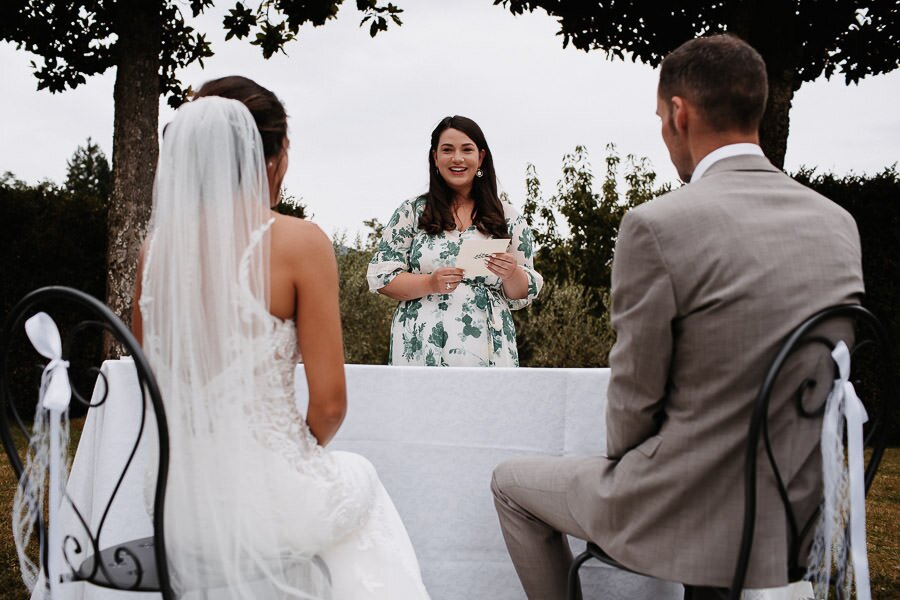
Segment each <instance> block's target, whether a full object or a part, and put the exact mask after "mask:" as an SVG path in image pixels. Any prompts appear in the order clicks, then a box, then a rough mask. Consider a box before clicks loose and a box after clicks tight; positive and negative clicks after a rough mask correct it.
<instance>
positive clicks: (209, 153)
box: [133, 77, 428, 600]
mask: <svg viewBox="0 0 900 600" xmlns="http://www.w3.org/2000/svg"><path fill="white" fill-rule="evenodd" d="M287 149H288V139H287V116H286V114H285V111H284V108H283V106H282V105H281V103H280V101H279V100H278V99H277V98H276V97H275V95H274V94H272V93H271V92H270V91H268V90H266V89H265V88H263V87H261V86H259V85H258V84H256V83H254V82H253V81H251V80H249V79H245V78H242V77H226V78H223V79H218V80H214V81H211V82H208V83H207V84H205V85H204V86H203V87H202V88H201V89H200V90H199V91H198V93H197V94H196V95H195V98H194V100H193V101H191V102H189V103H186V104H185V105H183V106H182V107H181V108H180V109H179V110H178V112H177V114H176V116H175V119H174V120H173V121H172V122H171V123H170V124H169V125H168V126H167V127H166V129H165V130H164V133H163V141H162V146H161V149H160V156H159V164H158V167H157V173H156V183H155V187H154V200H153V215H152V217H151V225H150V230H149V234H148V236H147V240H146V242H145V244H144V249H143V251H142V257H141V264H140V265H139V270H138V285H137V289H136V302H135V309H134V315H133V322H134V330H135V334H136V335H137V337H138V339H139V340H141V343H142V345H143V347H144V349H145V351H146V353H147V356H148V358H149V360H150V363H151V365H152V366H153V368H154V371H155V373H156V376H157V378H158V380H159V383H160V387H161V390H162V394H163V398H164V402H165V407H166V416H167V421H168V426H169V432H170V437H171V442H170V444H171V449H170V451H171V456H172V457H173V458H172V461H171V467H170V472H169V479H168V482H169V483H168V488H167V493H166V509H165V519H166V528H165V535H166V539H167V541H166V550H167V552H168V556H169V569H170V572H171V575H172V580H173V586H174V587H175V592H176V594H177V595H178V596H179V597H189V595H191V594H196V595H197V597H202V598H206V597H209V598H228V599H235V600H236V599H238V598H255V599H263V600H265V599H268V598H279V599H280V598H308V599H320V598H334V599H335V600H363V599H369V598H371V599H385V600H387V599H390V600H398V599H399V600H402V599H420V598H421V599H427V598H428V594H427V592H426V591H425V588H424V586H423V584H422V579H421V575H420V572H419V566H418V563H417V561H416V557H415V553H414V551H413V548H412V545H411V544H410V541H409V538H408V536H407V533H406V530H405V529H404V527H403V524H402V522H401V521H400V517H399V515H398V514H397V511H396V509H395V508H394V505H393V503H392V502H391V499H390V498H389V497H388V495H387V493H386V491H385V489H384V487H383V486H382V484H381V482H380V481H379V480H378V476H377V475H376V473H375V470H374V468H373V467H372V465H371V464H370V463H369V462H368V461H367V460H366V459H365V458H363V457H361V456H358V455H355V454H350V453H346V452H330V451H328V450H326V449H325V445H326V444H327V443H328V441H329V440H331V438H332V437H333V436H334V435H335V433H336V432H337V430H338V428H339V427H340V425H341V422H342V420H343V418H344V414H345V412H346V390H345V383H344V369H343V347H342V338H341V324H340V314H339V309H338V278H337V268H336V261H335V257H334V250H333V248H332V245H331V242H330V241H329V240H328V238H327V237H326V236H325V235H324V233H323V232H322V231H321V230H320V229H319V228H318V227H317V226H316V225H313V224H312V223H309V222H306V221H303V220H300V219H295V218H291V217H287V216H283V215H280V214H277V213H275V212H273V211H272V210H271V207H272V206H274V205H275V204H276V203H277V201H278V198H279V190H280V187H281V182H282V180H283V178H284V174H285V171H286V170H287V166H288V157H287ZM301 354H302V357H303V358H302V360H303V366H304V369H305V371H306V380H307V385H308V386H309V408H308V411H307V414H306V416H305V418H304V415H303V414H302V413H301V412H300V411H299V410H298V408H297V406H296V404H295V401H294V368H295V365H296V363H297V362H298V360H300V355H301Z"/></svg>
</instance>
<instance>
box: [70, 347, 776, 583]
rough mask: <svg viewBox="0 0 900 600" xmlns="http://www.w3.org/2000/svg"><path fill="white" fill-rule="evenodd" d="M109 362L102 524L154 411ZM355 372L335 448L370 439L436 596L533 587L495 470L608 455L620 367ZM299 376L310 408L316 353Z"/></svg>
mask: <svg viewBox="0 0 900 600" xmlns="http://www.w3.org/2000/svg"><path fill="white" fill-rule="evenodd" d="M103 372H104V373H105V374H106V376H107V378H108V380H109V385H110V400H109V401H108V402H107V403H106V404H105V405H104V406H103V407H101V408H97V409H91V411H90V412H89V414H88V417H87V420H86V422H85V426H84V430H83V433H82V437H81V441H80V443H79V446H78V450H77V453H76V456H75V460H74V462H73V465H72V471H71V475H70V478H69V484H68V490H69V494H70V495H71V496H72V497H73V499H75V501H76V503H77V504H78V506H79V507H81V506H84V507H86V508H85V509H83V510H84V511H85V513H84V516H85V518H86V519H88V521H89V522H90V523H91V524H92V526H93V527H96V525H97V524H98V522H99V519H100V518H101V514H100V511H101V510H102V507H103V506H105V503H106V499H107V498H108V497H109V493H110V492H111V489H112V487H113V486H114V485H115V478H116V476H117V474H118V473H119V472H120V471H121V467H122V466H123V465H124V462H125V460H126V459H127V456H128V452H129V450H130V444H131V443H133V440H134V439H135V436H136V432H137V429H138V426H139V421H140V416H141V412H140V404H139V402H140V396H139V391H138V387H137V379H136V376H135V373H134V369H133V365H132V363H131V362H130V361H128V360H121V361H107V362H106V363H104V365H103ZM346 372H347V387H348V399H349V401H348V403H349V408H348V414H347V418H346V420H345V422H344V425H343V427H342V428H341V430H340V432H339V433H338V435H337V436H336V438H335V439H334V441H333V442H332V444H331V445H330V447H332V448H334V449H340V450H348V451H352V452H358V453H360V454H362V455H364V456H366V457H367V458H368V459H369V460H370V461H371V462H372V463H373V464H374V465H375V467H376V469H377V470H378V474H379V475H380V477H381V480H382V481H383V482H384V485H385V487H386V488H387V490H388V492H389V493H390V495H391V497H392V498H393V500H394V502H395V504H396V505H397V509H398V511H399V512H400V515H401V517H402V518H403V521H404V523H405V524H406V527H407V530H408V531H409V535H410V538H411V539H412V542H413V545H414V547H415V548H416V553H417V555H418V558H419V563H420V565H421V567H422V573H423V578H424V580H425V585H426V587H427V588H428V590H429V592H430V594H431V596H432V598H433V599H434V600H463V599H466V600H470V599H481V598H485V599H487V598H490V599H492V600H521V599H522V598H524V593H523V591H522V589H521V586H520V585H519V583H518V580H517V578H516V575H515V571H514V569H513V567H512V564H511V563H510V561H509V557H508V555H507V552H506V548H505V546H504V544H503V539H502V536H501V533H500V527H499V525H498V522H497V517H496V513H495V511H494V506H493V500H492V496H491V493H490V488H489V486H490V478H491V473H492V471H493V468H494V466H496V465H497V464H498V463H499V462H501V461H503V460H505V459H507V458H511V457H515V456H524V455H551V456H562V455H568V454H575V455H585V454H603V453H604V452H605V446H606V440H605V416H604V415H605V407H606V386H607V383H608V380H609V370H608V369H511V368H503V369H501V368H492V369H477V368H453V369H441V368H427V367H386V366H373V365H347V369H346ZM296 387H297V400H298V403H299V404H300V406H301V409H305V406H306V403H307V394H306V385H305V376H304V373H303V369H302V366H298V368H297V384H296ZM146 435H150V436H153V435H155V433H154V432H153V431H148V432H146V433H145V436H146ZM145 458H146V456H145V453H144V452H143V451H140V450H139V452H138V454H137V456H136V457H135V464H134V465H133V466H132V467H131V470H130V471H129V473H128V475H127V477H126V480H125V481H124V483H123V485H122V488H121V489H120V491H119V494H118V496H117V501H116V504H115V505H114V506H113V509H112V511H111V512H110V514H109V516H108V517H107V522H106V524H105V526H104V532H103V534H102V537H101V542H102V545H104V546H106V545H109V544H112V543H116V542H120V541H125V540H128V539H133V538H138V537H144V536H149V535H151V534H152V527H151V523H150V519H149V517H148V516H147V513H146V509H145V505H146V503H145V498H144V489H143V487H144V484H143V482H144V470H145ZM173 460H177V457H173ZM61 519H62V520H63V521H64V522H65V523H66V525H65V526H66V527H67V529H68V532H69V533H73V534H75V535H78V534H79V527H78V525H77V524H76V523H75V519H74V516H73V515H72V514H71V513H64V514H63V515H62V517H61ZM81 539H82V541H83V540H85V539H86V538H85V537H84V535H83V533H82V534H81ZM573 548H574V549H575V551H576V552H580V551H581V550H582V549H583V548H584V543H583V542H581V541H576V542H574V543H573ZM582 581H583V584H584V587H585V592H586V593H585V598H598V599H599V598H603V599H608V600H619V599H621V600H625V599H629V600H636V599H640V598H647V599H650V598H652V599H654V600H667V599H669V598H671V599H675V598H680V597H681V594H682V591H681V586H680V585H677V584H673V583H670V582H662V581H657V580H654V579H649V578H645V577H640V576H636V575H633V574H629V573H625V572H622V571H618V570H615V569H612V568H610V567H606V566H604V565H592V564H591V563H588V565H586V566H585V568H583V569H582ZM63 589H64V590H65V596H64V599H63V600H83V599H89V600H112V599H125V598H134V597H138V596H134V595H133V594H129V593H121V592H113V591H110V590H105V589H102V588H98V587H96V586H90V585H85V584H82V583H69V584H66V585H64V586H63ZM139 597H140V598H146V599H147V600H153V599H155V598H158V597H159V596H158V594H142V595H141V596H139ZM769 597H770V598H775V597H776V596H774V595H773V596H769ZM335 600H341V599H339V598H338V599H335ZM398 600H402V599H398Z"/></svg>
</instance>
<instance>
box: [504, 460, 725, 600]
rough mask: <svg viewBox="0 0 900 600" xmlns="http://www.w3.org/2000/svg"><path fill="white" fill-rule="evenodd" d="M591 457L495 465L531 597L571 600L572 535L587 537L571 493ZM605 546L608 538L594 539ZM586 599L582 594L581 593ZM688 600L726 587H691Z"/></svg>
mask: <svg viewBox="0 0 900 600" xmlns="http://www.w3.org/2000/svg"><path fill="white" fill-rule="evenodd" d="M591 460H594V459H592V458H587V457H534V458H517V459H513V460H508V461H506V462H504V463H501V464H500V465H499V466H498V467H497V468H496V469H494V476H493V478H492V480H491V492H493V494H494V506H495V507H496V508H497V515H498V517H499V518H500V529H501V530H502V531H503V539H504V541H505V542H506V548H507V550H508V551H509V556H510V558H511V559H512V562H513V566H515V568H516V573H517V574H518V576H519V581H521V582H522V587H523V588H524V589H525V594H526V595H527V596H528V598H529V600H565V598H566V587H567V584H568V574H569V566H570V565H571V564H572V552H571V550H569V543H568V541H567V540H566V534H568V535H572V536H575V537H577V538H581V539H583V540H587V539H589V538H588V535H587V534H586V533H585V532H584V530H583V529H582V528H581V525H579V524H578V522H576V521H575V518H574V517H572V513H571V512H570V511H569V504H568V500H567V498H566V493H567V491H568V489H569V485H570V483H571V481H572V478H573V477H574V475H575V472H576V470H577V469H578V467H579V466H581V465H583V464H584V463H585V462H586V461H591ZM591 541H593V542H594V543H596V544H598V545H599V546H600V547H601V548H602V547H603V540H591ZM579 598H580V593H579ZM684 598H685V600H725V599H727V598H728V590H727V589H723V588H702V587H686V588H685V596H684Z"/></svg>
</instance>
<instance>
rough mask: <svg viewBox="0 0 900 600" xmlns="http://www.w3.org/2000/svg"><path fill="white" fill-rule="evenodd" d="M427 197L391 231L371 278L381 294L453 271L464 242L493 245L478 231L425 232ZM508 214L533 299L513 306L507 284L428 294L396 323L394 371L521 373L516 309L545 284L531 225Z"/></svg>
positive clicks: (406, 207)
mask: <svg viewBox="0 0 900 600" xmlns="http://www.w3.org/2000/svg"><path fill="white" fill-rule="evenodd" d="M424 208H425V197H424V196H420V197H418V198H415V199H412V200H407V201H406V202H404V203H403V204H401V205H400V207H399V208H398V209H397V210H396V211H395V212H394V214H393V216H392V217H391V220H390V221H389V222H388V223H387V225H385V227H384V230H383V232H382V238H381V240H380V242H379V244H378V247H377V248H376V251H375V255H374V256H373V257H372V260H371V261H370V262H369V268H368V272H367V274H366V277H367V279H368V283H369V289H370V290H372V291H373V292H377V291H378V290H379V289H381V288H383V287H384V286H385V285H387V284H388V283H390V282H391V281H392V280H393V279H394V277H396V276H397V275H398V274H399V273H403V272H407V273H431V272H433V271H434V270H436V269H438V268H440V267H452V266H453V265H454V264H455V261H456V257H457V255H458V254H459V249H460V246H461V245H462V242H463V240H467V239H489V238H490V237H491V236H490V235H487V234H484V233H482V232H480V231H478V229H477V228H476V227H475V226H474V225H473V226H472V227H469V228H468V229H466V230H465V231H462V232H460V231H455V230H454V231H442V232H441V233H439V234H437V235H431V234H429V233H426V232H424V231H422V230H421V229H419V227H418V222H419V216H420V215H421V214H422V211H423V210H424ZM503 212H504V216H505V217H506V224H507V227H508V228H509V234H510V237H511V239H510V244H509V247H508V249H507V252H510V253H511V254H513V255H515V257H516V262H517V263H518V264H519V266H520V267H521V268H522V269H524V270H525V274H526V275H527V276H528V296H527V297H525V298H522V299H521V300H512V299H509V298H507V297H506V295H505V294H504V292H503V287H502V285H501V281H500V278H499V277H497V276H495V275H491V276H489V277H481V276H479V277H473V278H468V277H465V276H463V280H462V282H461V283H460V285H459V286H458V287H457V288H456V289H455V290H454V291H453V292H451V293H448V294H429V295H427V296H425V297H423V298H416V299H414V300H405V301H402V302H400V303H399V304H398V305H397V310H396V311H395V312H394V320H393V322H392V324H391V349H390V357H389V361H388V364H392V365H419V366H422V365H424V366H442V367H494V366H497V367H516V366H518V365H519V353H518V350H517V349H516V328H515V325H514V324H513V320H512V313H511V312H510V311H511V310H518V309H520V308H524V307H526V306H528V305H529V304H530V303H531V301H532V300H534V299H535V298H536V297H537V295H538V293H539V292H540V290H541V286H542V285H543V283H544V280H543V278H542V277H541V276H540V274H539V273H538V272H537V271H535V270H534V243H533V239H532V235H531V230H530V229H529V228H528V225H527V224H526V223H525V219H523V218H522V216H521V215H520V214H519V213H518V212H517V211H516V210H515V209H514V208H513V207H512V206H511V205H510V204H508V203H505V202H504V203H503Z"/></svg>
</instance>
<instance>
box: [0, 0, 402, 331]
mask: <svg viewBox="0 0 900 600" xmlns="http://www.w3.org/2000/svg"><path fill="white" fill-rule="evenodd" d="M342 3H343V0H253V1H250V2H246V4H245V3H244V2H234V1H233V0H228V1H227V2H224V4H226V5H228V6H230V9H229V10H228V13H227V15H226V16H225V18H224V19H223V22H222V25H223V27H224V28H225V30H226V31H227V34H226V39H229V38H237V39H245V38H246V39H249V43H251V44H254V45H256V46H259V47H260V49H261V51H262V54H263V56H264V57H266V58H268V57H271V56H272V55H273V54H275V53H276V52H279V51H283V50H284V47H285V44H287V43H288V42H290V41H291V40H293V39H295V38H296V37H297V36H298V34H299V31H300V27H301V26H303V25H305V24H308V23H311V24H312V25H314V26H319V25H324V24H325V23H326V22H327V21H328V20H329V19H333V18H335V17H336V16H337V12H338V9H339V8H340V6H341V4H342ZM220 4H222V3H220ZM213 5H214V1H213V0H141V1H140V2H129V1H126V0H72V1H59V0H19V1H15V2H2V3H0V40H3V41H8V42H12V43H14V44H16V47H17V48H19V49H22V50H26V51H28V52H31V53H32V54H35V55H36V56H37V60H35V61H32V68H33V69H34V74H35V77H36V78H37V81H38V89H47V90H49V91H51V92H61V91H63V90H65V89H67V88H75V87H77V86H79V85H81V84H82V83H84V82H85V81H86V79H87V78H88V77H90V76H92V75H96V74H99V73H103V72H105V71H106V70H107V69H109V68H113V67H114V68H115V69H116V82H115V88H114V91H113V95H114V105H115V116H114V122H113V177H112V193H111V196H110V203H109V213H108V221H107V223H108V239H107V280H106V290H107V292H106V299H107V303H108V304H109V306H110V307H111V308H112V310H113V311H114V312H115V313H116V314H118V315H119V316H120V317H121V318H122V319H123V320H124V321H125V322H126V323H127V322H130V320H131V318H130V313H131V311H130V308H131V296H132V289H133V285H134V274H135V269H136V265H137V259H138V253H139V249H140V244H141V241H142V239H143V236H144V231H145V229H146V224H147V221H148V220H149V217H150V206H151V199H152V190H153V174H154V171H155V167H156V159H157V152H158V148H157V127H158V123H159V97H160V95H166V96H168V98H169V103H170V104H171V105H173V106H178V105H179V104H180V103H181V102H182V101H183V100H184V98H185V96H186V94H187V93H188V91H189V90H188V89H187V88H185V87H184V86H183V85H182V83H181V82H180V81H179V79H178V71H179V69H181V68H183V67H186V66H188V65H190V64H193V63H195V62H197V63H199V64H201V65H202V64H203V59H204V58H207V57H209V56H212V54H213V51H212V48H211V46H210V43H209V41H208V40H207V39H206V35H205V34H203V33H200V32H198V31H195V30H194V28H193V27H191V26H190V25H189V24H188V23H187V22H186V21H185V11H189V14H190V15H191V16H192V17H197V16H199V15H200V14H201V13H203V12H204V11H206V10H207V9H209V8H210V7H212V6H213ZM356 8H357V10H359V11H360V12H361V13H362V14H363V19H362V23H361V24H368V28H369V34H370V35H372V36H374V35H376V34H377V33H378V32H379V31H385V30H386V29H387V28H388V25H389V23H390V22H393V23H395V24H396V25H400V24H401V21H400V16H399V15H400V13H401V12H402V10H401V9H400V8H398V7H397V6H395V5H393V4H391V3H387V4H382V3H380V0H356Z"/></svg>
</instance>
